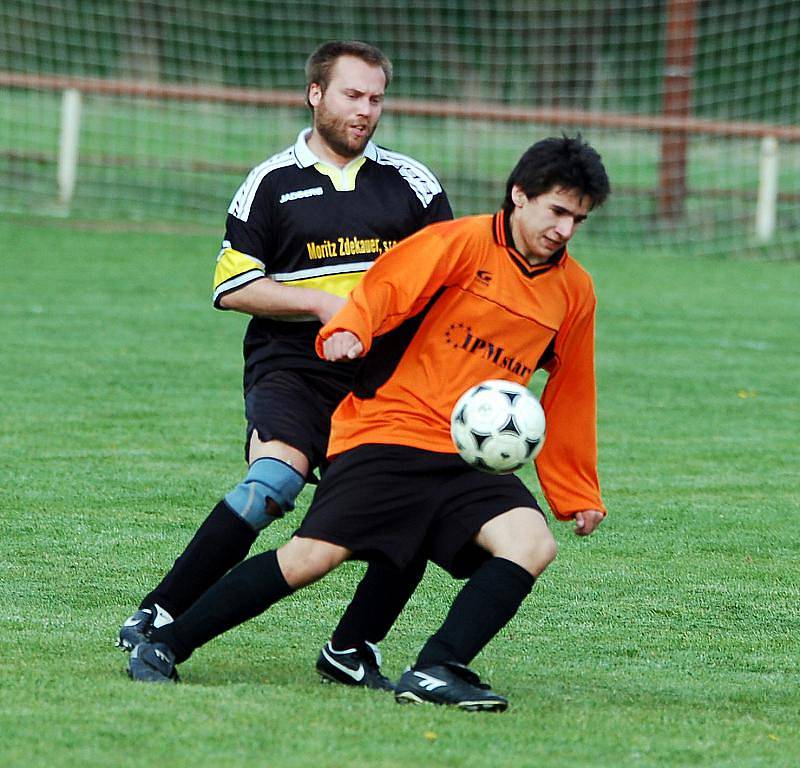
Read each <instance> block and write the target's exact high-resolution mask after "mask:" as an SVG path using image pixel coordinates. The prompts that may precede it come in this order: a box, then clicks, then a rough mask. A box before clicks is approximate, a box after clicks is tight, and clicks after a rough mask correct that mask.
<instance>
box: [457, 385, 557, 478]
mask: <svg viewBox="0 0 800 768" xmlns="http://www.w3.org/2000/svg"><path fill="white" fill-rule="evenodd" d="M544 433H545V419H544V411H543V410H542V406H541V405H539V401H538V400H537V399H536V398H535V397H534V396H533V395H532V394H531V393H530V392H529V391H528V389H527V388H526V387H523V386H522V385H521V384H517V383H515V382H513V381H503V380H502V379H489V380H488V381H484V382H481V383H480V384H478V385H476V386H474V387H472V388H470V389H468V390H467V391H466V392H465V393H464V394H463V395H461V397H459V398H458V401H457V402H456V405H455V407H454V408H453V412H452V414H451V416H450V434H451V435H452V437H453V442H454V443H455V446H456V448H458V452H459V454H460V455H461V458H462V459H464V461H466V462H467V464H470V465H471V466H473V467H475V468H476V469H480V470H483V471H484V472H490V473H491V474H493V475H503V474H507V473H509V472H516V471H517V470H518V469H520V468H521V467H523V466H525V464H526V463H527V462H528V461H531V460H532V459H535V458H536V456H537V455H538V454H539V451H541V450H542V446H543V445H544Z"/></svg>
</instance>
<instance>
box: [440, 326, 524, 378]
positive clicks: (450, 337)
mask: <svg viewBox="0 0 800 768" xmlns="http://www.w3.org/2000/svg"><path fill="white" fill-rule="evenodd" d="M444 343H445V344H447V345H448V346H450V347H454V348H455V349H458V350H461V351H462V352H467V353H468V354H470V355H475V356H477V357H480V358H482V359H484V360H488V361H489V362H490V363H492V364H493V365H496V366H497V367H498V368H503V369H504V370H506V371H510V372H511V373H513V374H514V375H516V376H520V377H522V378H524V379H527V377H528V376H530V375H531V374H532V373H533V370H534V369H533V368H532V367H531V366H530V365H528V364H527V363H526V362H525V361H524V360H520V359H518V358H516V357H514V355H511V354H509V353H508V350H507V349H506V348H505V347H504V346H503V345H502V344H501V343H498V342H497V341H494V340H490V339H484V338H481V337H480V336H478V335H477V334H476V333H475V332H474V331H473V330H472V327H471V326H469V325H466V324H465V323H450V325H449V326H448V327H447V328H446V329H445V332H444Z"/></svg>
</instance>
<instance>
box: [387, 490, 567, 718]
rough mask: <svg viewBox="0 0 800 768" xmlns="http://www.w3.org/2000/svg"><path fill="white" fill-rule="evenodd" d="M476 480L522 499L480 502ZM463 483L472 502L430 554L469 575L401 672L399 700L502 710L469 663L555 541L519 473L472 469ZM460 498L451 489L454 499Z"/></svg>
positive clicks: (509, 613) (449, 522) (447, 524)
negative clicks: (500, 507) (513, 475)
mask: <svg viewBox="0 0 800 768" xmlns="http://www.w3.org/2000/svg"><path fill="white" fill-rule="evenodd" d="M476 480H477V482H478V484H479V485H483V486H484V487H485V490H486V491H487V492H490V493H491V494H492V495H494V496H495V497H496V500H497V503H501V504H503V503H509V502H514V501H516V503H518V504H520V506H514V507H511V508H510V509H509V508H506V511H500V510H498V509H497V507H496V506H495V507H494V508H493V504H494V503H495V502H494V501H493V500H492V499H491V498H490V497H487V498H485V499H484V500H483V502H481V498H480V495H476V493H475V491H476V489H475V488H474V487H472V488H471V486H473V485H474V482H475V481H476ZM465 483H466V485H465V486H464V489H463V490H464V491H465V492H466V493H465V494H461V496H462V497H463V498H469V499H470V503H469V506H468V507H467V508H465V509H464V510H463V511H462V513H461V514H460V515H456V516H453V515H451V516H450V517H449V518H445V519H444V520H443V521H442V523H441V526H440V529H439V530H438V531H436V533H435V536H436V542H435V544H434V559H435V560H436V561H437V562H440V564H442V565H443V566H444V567H446V568H447V569H448V570H449V571H450V572H451V573H453V574H454V575H456V576H461V575H462V573H463V572H467V573H471V576H470V578H469V580H468V581H467V583H466V584H465V585H464V587H463V588H462V589H461V591H460V592H459V594H458V595H457V596H456V599H455V600H454V601H453V604H452V606H451V608H450V610H449V612H448V614H447V617H446V618H445V621H444V623H443V624H442V626H441V627H440V628H439V629H438V630H437V632H436V633H434V635H433V636H431V637H430V638H429V640H428V641H427V642H426V643H425V645H424V647H423V648H422V650H421V651H420V654H419V656H418V658H417V660H416V662H415V664H414V666H413V667H412V668H411V669H410V670H408V671H407V672H406V673H405V674H404V675H403V677H402V678H401V680H400V682H399V684H398V694H397V698H398V701H400V702H401V703H402V702H419V701H433V702H434V703H440V704H453V705H456V706H459V707H462V708H465V709H488V710H491V709H494V710H502V709H505V708H506V706H507V701H506V700H505V699H504V698H503V697H502V696H498V695H497V694H495V693H493V692H492V691H491V690H490V689H489V688H488V686H485V685H483V684H482V683H481V682H480V679H479V678H478V676H477V675H476V674H475V673H474V672H472V671H471V670H470V669H469V668H468V666H467V665H468V664H470V663H471V661H472V660H473V659H474V658H475V656H476V655H477V654H478V653H479V652H480V651H481V650H482V649H483V648H484V647H485V646H486V644H487V643H488V642H489V641H490V640H491V639H492V638H493V637H494V636H495V635H496V634H497V633H498V632H499V631H500V630H501V629H502V628H503V627H504V626H505V625H506V624H507V623H508V622H509V621H510V620H511V619H512V618H513V616H514V615H515V614H516V613H517V611H518V609H519V607H520V605H521V604H522V601H523V600H524V599H525V598H526V597H527V595H528V594H529V593H530V591H531V589H532V588H533V584H534V582H535V580H536V577H538V576H539V575H540V574H541V573H542V571H544V569H545V568H546V567H547V566H548V565H549V564H550V562H552V560H553V559H554V558H555V556H556V544H555V540H554V539H553V537H552V534H551V533H550V531H549V529H548V527H547V523H546V521H545V519H544V517H543V515H542V514H541V512H540V511H539V509H538V507H537V506H536V502H535V500H534V499H533V497H532V496H531V495H530V493H529V492H528V491H527V489H525V488H524V486H522V484H521V483H520V482H519V481H518V480H516V479H510V478H508V479H507V478H493V479H490V478H485V476H484V478H480V477H477V476H474V477H465ZM469 494H471V495H469ZM458 498H459V493H455V494H454V496H453V500H454V501H456V500H458ZM526 501H527V502H529V503H528V504H527V505H526V506H522V505H521V504H525V503H526ZM470 528H472V529H473V532H472V533H471V534H470V535H471V541H468V542H464V543H463V545H462V544H461V543H460V542H459V536H463V534H464V532H466V531H469V529H470ZM475 528H477V530H475ZM461 542H463V538H462V539H461ZM437 553H438V555H437ZM481 553H482V554H481Z"/></svg>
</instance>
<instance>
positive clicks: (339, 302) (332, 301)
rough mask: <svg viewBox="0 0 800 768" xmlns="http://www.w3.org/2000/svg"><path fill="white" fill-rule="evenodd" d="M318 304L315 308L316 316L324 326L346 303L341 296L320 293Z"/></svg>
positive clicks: (324, 292)
mask: <svg viewBox="0 0 800 768" xmlns="http://www.w3.org/2000/svg"><path fill="white" fill-rule="evenodd" d="M319 293H320V296H319V304H318V306H317V308H316V315H317V317H318V318H319V321H320V322H321V323H322V324H323V325H325V323H327V322H328V320H330V319H331V318H332V317H333V316H334V315H335V314H336V313H337V312H338V311H339V310H340V309H341V308H342V307H343V306H344V305H345V304H346V303H347V299H345V298H344V297H343V296H336V295H335V294H333V293H327V292H326V291H320V292H319Z"/></svg>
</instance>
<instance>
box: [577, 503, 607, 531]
mask: <svg viewBox="0 0 800 768" xmlns="http://www.w3.org/2000/svg"><path fill="white" fill-rule="evenodd" d="M603 517H604V515H603V513H602V512H601V511H600V510H599V509H587V510H585V511H583V512H578V513H577V514H576V515H575V535H576V536H590V535H591V534H593V533H594V532H595V531H596V530H597V527H598V526H599V525H600V523H602V522H603Z"/></svg>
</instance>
